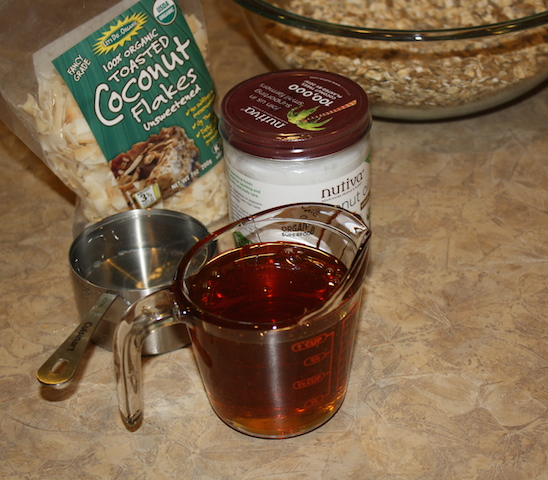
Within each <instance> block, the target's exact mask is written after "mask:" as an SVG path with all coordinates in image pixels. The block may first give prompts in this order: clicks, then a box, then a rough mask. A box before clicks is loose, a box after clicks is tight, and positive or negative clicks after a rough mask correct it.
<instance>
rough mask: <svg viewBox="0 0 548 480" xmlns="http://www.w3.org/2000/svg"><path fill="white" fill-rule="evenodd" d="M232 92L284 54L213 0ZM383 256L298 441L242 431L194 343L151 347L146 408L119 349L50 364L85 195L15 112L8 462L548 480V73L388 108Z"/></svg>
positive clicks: (1, 235) (4, 180)
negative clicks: (441, 100)
mask: <svg viewBox="0 0 548 480" xmlns="http://www.w3.org/2000/svg"><path fill="white" fill-rule="evenodd" d="M203 4H204V8H205V11H206V17H207V21H208V29H209V32H210V42H211V60H212V74H213V77H214V79H215V81H216V84H217V90H218V94H219V97H222V96H223V95H224V94H225V93H226V92H227V91H228V89H230V88H231V87H232V86H233V85H235V84H236V83H238V82H240V81H242V80H245V79H246V78H249V77H251V76H253V75H255V74H259V73H262V72H266V71H268V70H271V69H273V66H272V65H271V64H270V63H269V62H268V61H267V60H266V59H265V58H263V57H262V55H261V54H260V52H259V50H258V48H257V47H256V46H255V45H254V43H253V41H252V39H251V38H250V36H249V35H248V33H247V30H246V27H245V24H244V22H243V19H242V17H241V16H240V12H239V11H238V9H237V7H236V6H235V4H233V3H232V2H228V1H221V0H205V1H204V2H203ZM371 137H372V162H371V166H372V229H373V240H372V254H371V263H370V269H369V273H368V276H367V279H366V282H365V286H364V288H365V303H364V306H363V310H362V316H361V320H360V323H359V327H358V334H357V339H356V345H355V355H354V361H353V366H352V370H351V377H350V383H349V387H348V393H347V396H346V399H345V401H344V404H343V406H342V408H341V409H340V410H339V412H338V413H337V414H336V415H335V416H334V417H333V418H332V419H331V420H330V421H329V422H328V423H326V424H325V425H324V426H322V427H320V428H318V429H317V430H315V431H313V432H311V433H308V434H305V435H302V436H300V437H295V438H292V439H286V440H264V439H258V438H252V437H249V436H246V435H243V434H241V433H238V432H236V431H235V430H232V429H231V428H229V427H227V426H226V425H225V424H224V423H223V422H222V421H221V420H219V419H218V418H217V417H216V415H215V414H214V413H213V411H212V409H211V408H210V406H209V404H208V401H207V398H206V394H205V392H204V389H203V386H202V383H201V380H200V377H199V374H198V371H197V367H196V364H195V362H194V359H193V354H192V351H191V350H190V349H181V350H177V351H175V352H171V353H167V354H164V355H159V356H154V357H147V358H145V359H144V366H143V374H144V391H145V421H144V423H143V425H142V426H141V428H140V429H139V430H137V431H136V432H129V431H128V430H126V429H125V428H124V426H123V424H122V421H121V419H120V416H119V414H118V407H117V398H116V391H115V379H114V368H113V359H112V354H111V353H110V352H108V351H106V350H104V349H101V348H99V347H97V346H92V347H91V348H89V349H88V350H87V352H86V355H85V358H84V360H83V365H82V368H81V369H80V370H79V372H78V373H77V376H76V378H75V379H74V380H73V382H71V383H70V384H68V385H67V386H66V387H63V388H51V387H45V386H42V385H41V384H39V383H38V382H37V380H36V370H37V369H38V368H39V367H40V366H41V364H42V363H43V362H44V361H45V360H46V359H47V358H48V357H49V355H50V354H51V353H52V352H53V351H54V350H55V349H56V348H57V347H58V346H59V344H60V343H61V342H62V341H63V340H64V339H65V338H66V336H67V335H68V334H69V333H70V332H71V331H72V330H73V329H74V328H75V326H76V325H77V323H78V317H77V312H76V307H75V304H74V298H73V293H72V289H71V283H70V276H69V265H68V258H67V253H68V248H69V246H70V244H71V242H72V222H73V217H74V212H75V196H74V194H73V193H72V192H71V191H69V190H68V189H67V188H66V187H65V186H64V185H63V184H62V183H61V182H60V181H59V180H58V179H57V178H56V177H55V176H54V175H53V174H52V173H51V172H50V171H49V170H48V168H47V167H46V166H45V164H44V163H43V162H42V161H41V160H40V159H39V158H38V157H36V156H35V155H34V154H33V153H32V152H31V151H30V150H29V149H28V148H27V147H26V146H25V145H24V144H23V143H22V142H21V141H20V140H19V139H18V138H17V137H16V136H15V135H13V134H12V133H11V132H10V131H9V130H8V128H7V127H5V126H4V125H3V124H2V125H1V126H0V164H1V171H2V175H1V176H0V185H1V186H0V195H1V197H2V202H1V207H0V215H1V217H0V218H1V224H2V228H1V229H0V245H1V255H0V289H1V292H2V293H1V296H0V432H1V434H0V478H10V479H11V478H13V479H15V478H17V479H38V478H40V479H120V480H122V479H124V480H125V479H131V480H134V479H147V480H149V479H150V480H151V479H231V480H232V479H238V480H251V479H253V480H282V479H290V480H293V479H295V480H304V479H310V480H331V479H360V480H407V479H409V480H411V479H413V480H414V479H416V480H418V479H420V480H449V479H451V480H453V479H454V480H546V479H548V458H547V456H548V324H547V314H548V280H547V279H548V161H547V160H548V89H547V88H546V87H544V88H539V89H537V90H536V91H535V92H533V93H532V94H530V95H528V96H527V97H525V98H522V99H520V100H519V101H516V102H514V103H513V104H511V105H507V106H505V107H504V108H501V109H497V110H496V111H491V112H488V113H484V114H481V115H477V116H474V117H471V118H467V119H459V120H452V121H443V122H430V123H401V122H389V121H381V120H375V121H374V124H373V129H372V134H371Z"/></svg>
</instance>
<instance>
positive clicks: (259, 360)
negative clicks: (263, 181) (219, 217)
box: [114, 203, 370, 438]
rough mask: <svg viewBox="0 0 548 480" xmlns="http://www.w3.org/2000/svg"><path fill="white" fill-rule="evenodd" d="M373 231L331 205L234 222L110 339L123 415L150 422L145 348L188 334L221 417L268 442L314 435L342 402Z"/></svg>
mask: <svg viewBox="0 0 548 480" xmlns="http://www.w3.org/2000/svg"><path fill="white" fill-rule="evenodd" d="M369 238H370V230H369V229H368V228H367V226H366V225H365V223H364V222H363V221H362V220H361V218H359V217H358V216H356V215H354V214H352V213H350V212H348V211H346V210H343V209H341V208H338V207H333V206H329V205H324V204H316V203H313V204H294V205H286V206H282V207H278V208H274V209H271V210H268V211H265V212H261V213H258V214H256V215H254V216H251V217H248V218H244V219H242V220H239V221H236V222H234V223H232V224H230V225H227V226H226V227H223V228H221V229H219V230H217V231H216V232H214V233H212V234H211V235H209V236H208V237H206V238H204V239H202V240H201V241H199V242H198V243H197V244H196V245H194V247H192V248H191V249H190V250H189V252H188V253H187V254H186V255H185V256H184V258H183V260H182V262H181V264H180V265H179V268H178V271H177V274H176V278H175V280H174V282H173V284H172V285H171V286H170V287H169V288H167V289H163V290H160V291H159V292H156V293H154V294H152V295H150V296H148V297H146V298H144V299H142V300H139V301H138V302H136V303H135V304H134V305H133V306H132V307H131V308H130V309H129V310H128V311H127V312H126V314H125V316H124V318H123V319H122V321H121V323H120V324H119V326H118V328H117V331H116V334H115V340H114V360H115V367H116V373H117V388H118V398H119V406H120V411H121V414H122V417H123V419H124V421H125V423H126V425H127V426H128V427H129V428H130V429H136V428H138V426H139V424H140V422H141V420H142V416H143V407H142V386H141V352H140V349H141V345H142V343H143V341H144V339H145V338H146V336H147V335H148V334H149V333H150V332H153V331H155V330H156V329H158V328H162V327H164V326H167V325H173V324H175V323H185V324H186V325H187V327H188V330H189V333H190V337H191V340H192V348H193V351H194V356H195V358H196V361H197V364H198V367H199V369H200V374H201V376H202V380H203V383H204V386H205V389H206V392H207V395H208V398H209V401H210V403H211V406H212V407H213V410H214V411H215V412H216V413H217V415H218V416H219V417H220V418H221V419H222V420H223V421H224V422H225V423H227V424H228V425H230V426H231V427H233V428H235V429H236V430H239V431H241V432H244V433H247V434H250V435H253V436H257V437H263V438H286V437H291V436H295V435H300V434H303V433H306V432H308V431H310V430H312V429H314V428H316V427H318V426H320V425H322V424H323V423H325V422H326V421H327V420H328V419H329V418H331V417H332V416H333V415H334V414H335V413H336V411H337V410H338V408H339V407H340V406H341V404H342V402H343V399H344V395H345V393H346V385H347V381H348V376H349V371H350V364H351V359H352V349H353V344H354V337H355V331H356V326H357V321H358V316H359V307H360V300H361V290H362V289H361V285H362V282H363V278H364V275H365V271H366V267H367V258H368V245H369Z"/></svg>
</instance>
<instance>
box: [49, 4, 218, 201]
mask: <svg viewBox="0 0 548 480" xmlns="http://www.w3.org/2000/svg"><path fill="white" fill-rule="evenodd" d="M53 64H54V66H55V68H56V69H57V70H58V71H59V73H60V74H61V76H62V77H63V79H64V80H65V82H66V83H67V85H68V87H69V88H70V90H71V92H72V94H73V96H74V97H75V99H76V101H77V103H78V105H79V107H80V109H81V110H82V113H83V115H84V117H85V118H86V120H87V122H88V123H89V125H90V128H91V131H92V132H93V134H94V136H95V139H96V141H97V143H98V144H99V147H100V148H101V150H102V152H103V154H104V156H105V157H106V159H107V160H108V161H109V163H110V166H111V170H112V172H113V173H114V176H115V177H116V179H117V181H118V183H119V185H120V187H121V188H122V190H123V191H124V193H125V194H126V197H127V199H128V203H135V202H136V203H137V204H138V205H139V206H140V207H146V206H149V205H151V204H152V203H154V202H155V201H156V200H157V199H158V198H159V196H161V197H163V198H166V197H168V196H170V195H171V194H173V193H175V192H176V191H178V190H180V189H182V188H184V187H185V186H187V185H189V184H190V183H191V182H192V181H193V180H194V179H196V178H198V177H199V176H200V175H202V174H204V173H205V172H207V171H208V170H209V169H210V168H211V167H213V166H214V165H215V164H216V163H217V162H218V161H219V159H220V158H221V156H222V152H221V147H220V139H219V134H218V131H217V118H216V116H215V113H214V111H213V103H214V100H215V91H214V85H213V81H212V79H211V76H210V74H209V72H208V69H207V67H206V64H205V62H204V59H203V57H202V54H201V52H200V49H199V48H198V45H197V44H196V40H195V38H194V36H193V34H192V32H191V30H190V28H189V26H188V24H187V21H186V19H185V17H184V15H183V13H182V11H181V10H180V8H179V6H178V4H177V3H176V2H175V1H173V0H156V1H154V0H142V1H140V2H138V3H136V4H135V5H133V6H132V7H131V8H129V9H128V10H126V11H125V12H124V13H122V14H121V15H118V16H117V17H115V18H113V19H112V20H111V21H110V22H109V23H107V24H106V25H104V26H103V27H102V28H100V29H98V30H96V31H95V32H94V33H93V34H91V35H89V36H88V37H87V38H85V39H84V40H82V41H81V42H80V43H78V44H77V45H75V46H74V47H72V48H70V49H69V50H67V51H66V52H65V53H63V54H62V55H60V56H59V57H58V58H56V59H55V60H53Z"/></svg>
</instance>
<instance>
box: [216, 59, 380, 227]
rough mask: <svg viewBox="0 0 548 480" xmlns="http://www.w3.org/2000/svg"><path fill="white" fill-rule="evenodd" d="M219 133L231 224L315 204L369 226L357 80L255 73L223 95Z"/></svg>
mask: <svg viewBox="0 0 548 480" xmlns="http://www.w3.org/2000/svg"><path fill="white" fill-rule="evenodd" d="M219 129H220V132H221V135H222V137H223V145H224V147H223V148H224V154H225V162H226V167H227V173H228V181H229V189H230V216H231V219H232V220H237V219H239V218H243V217H246V216H248V215H251V214H253V213H256V212H259V211H261V210H265V209H268V208H272V207H276V206H280V205H283V204H288V203H298V202H321V203H327V204H331V205H337V206H340V207H343V208H346V209H347V210H350V211H351V212H354V213H357V214H359V215H360V216H361V217H362V218H363V219H364V221H366V222H367V223H369V210H370V193H369V189H370V182H369V172H370V169H369V150H370V148H369V131H370V129H371V113H370V110H369V102H368V99H367V95H366V93H365V92H364V91H363V89H362V88H361V87H360V86H359V85H358V84H357V83H355V82H353V81H352V80H350V79H348V78H345V77H342V76H340V75H337V74H334V73H328V72H323V71H316V70H282V71H277V72H272V73H267V74H263V75H259V76H257V77H253V78H251V79H249V80H246V81H245V82H242V83H241V84H239V85H237V86H235V87H234V88H233V89H232V90H230V91H229V92H228V93H227V95H226V96H225V98H224V99H223V102H222V105H221V123H220V127H219Z"/></svg>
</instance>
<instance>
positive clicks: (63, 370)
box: [36, 293, 118, 385]
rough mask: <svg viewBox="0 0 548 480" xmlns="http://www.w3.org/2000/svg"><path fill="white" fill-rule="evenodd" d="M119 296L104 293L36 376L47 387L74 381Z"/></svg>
mask: <svg viewBox="0 0 548 480" xmlns="http://www.w3.org/2000/svg"><path fill="white" fill-rule="evenodd" d="M117 296H118V295H115V294H112V293H103V294H102V295H101V296H100V297H99V300H97V303H95V305H94V306H93V307H92V308H91V310H90V311H89V312H88V314H87V315H86V316H85V317H84V319H83V320H82V322H81V323H80V325H78V326H77V327H76V329H75V330H74V331H73V332H72V333H71V334H70V335H69V336H68V338H67V339H66V340H65V341H64V342H63V344H62V345H61V346H60V347H59V348H58V349H57V350H55V352H54V353H53V354H52V355H51V357H49V359H48V360H47V361H46V362H45V363H44V365H42V366H41V367H40V369H39V370H38V372H37V374H36V378H37V379H38V381H40V382H41V383H43V384H45V385H61V384H62V383H66V382H68V381H69V380H71V379H72V377H73V376H74V374H75V373H76V370H77V369H78V365H79V364H80V360H82V357H83V355H84V351H85V350H86V348H87V346H88V344H89V342H90V340H91V336H92V335H93V332H94V331H95V329H96V328H97V325H98V324H99V322H100V321H101V319H102V318H103V316H104V315H105V313H106V312H107V310H108V309H109V308H110V306H111V305H112V303H113V302H114V300H116V298H117Z"/></svg>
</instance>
